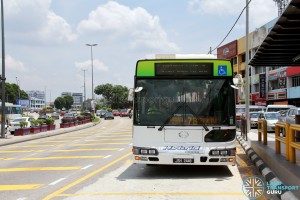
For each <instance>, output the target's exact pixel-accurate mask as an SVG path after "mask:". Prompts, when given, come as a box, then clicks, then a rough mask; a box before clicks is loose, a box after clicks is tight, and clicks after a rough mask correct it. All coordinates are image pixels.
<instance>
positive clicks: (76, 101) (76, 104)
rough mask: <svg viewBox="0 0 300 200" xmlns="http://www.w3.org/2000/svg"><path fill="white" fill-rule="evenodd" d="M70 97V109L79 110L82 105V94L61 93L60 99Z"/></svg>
mask: <svg viewBox="0 0 300 200" xmlns="http://www.w3.org/2000/svg"><path fill="white" fill-rule="evenodd" d="M65 96H71V97H73V106H72V109H75V110H77V109H81V108H82V104H83V94H82V93H72V92H62V93H61V97H65Z"/></svg>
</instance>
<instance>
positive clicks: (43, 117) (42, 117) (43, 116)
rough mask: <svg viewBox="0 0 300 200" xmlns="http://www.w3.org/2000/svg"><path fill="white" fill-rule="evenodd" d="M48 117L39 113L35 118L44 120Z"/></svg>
mask: <svg viewBox="0 0 300 200" xmlns="http://www.w3.org/2000/svg"><path fill="white" fill-rule="evenodd" d="M48 118H49V116H48V115H40V116H39V117H38V118H37V119H42V120H46V119H48Z"/></svg>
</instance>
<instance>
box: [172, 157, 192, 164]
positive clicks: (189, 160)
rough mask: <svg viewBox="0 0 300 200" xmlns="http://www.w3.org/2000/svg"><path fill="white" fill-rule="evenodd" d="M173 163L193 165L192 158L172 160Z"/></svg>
mask: <svg viewBox="0 0 300 200" xmlns="http://www.w3.org/2000/svg"><path fill="white" fill-rule="evenodd" d="M173 163H194V159H193V158H173Z"/></svg>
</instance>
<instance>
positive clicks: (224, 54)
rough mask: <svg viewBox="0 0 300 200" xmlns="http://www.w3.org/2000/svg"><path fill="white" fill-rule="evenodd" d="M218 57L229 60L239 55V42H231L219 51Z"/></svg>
mask: <svg viewBox="0 0 300 200" xmlns="http://www.w3.org/2000/svg"><path fill="white" fill-rule="evenodd" d="M217 54H218V55H217V57H218V58H225V59H229V58H232V57H234V56H236V55H237V40H234V41H232V42H229V43H227V44H225V45H223V46H221V47H219V48H218V49H217Z"/></svg>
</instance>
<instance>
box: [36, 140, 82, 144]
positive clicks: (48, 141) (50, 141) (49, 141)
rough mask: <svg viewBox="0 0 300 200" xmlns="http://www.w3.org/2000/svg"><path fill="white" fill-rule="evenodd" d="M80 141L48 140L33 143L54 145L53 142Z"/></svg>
mask: <svg viewBox="0 0 300 200" xmlns="http://www.w3.org/2000/svg"><path fill="white" fill-rule="evenodd" d="M76 141H79V140H47V141H42V142H32V143H52V142H76Z"/></svg>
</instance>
